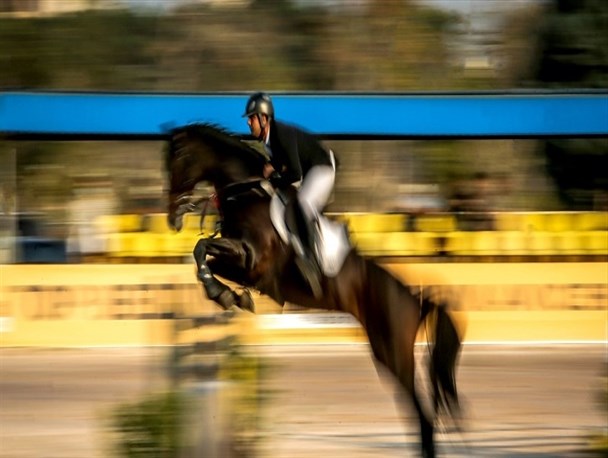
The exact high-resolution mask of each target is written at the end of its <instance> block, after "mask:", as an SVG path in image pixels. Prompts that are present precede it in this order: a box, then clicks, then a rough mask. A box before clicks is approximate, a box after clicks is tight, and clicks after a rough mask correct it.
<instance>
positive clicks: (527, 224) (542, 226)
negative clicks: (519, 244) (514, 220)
mask: <svg viewBox="0 0 608 458" xmlns="http://www.w3.org/2000/svg"><path fill="white" fill-rule="evenodd" d="M522 222H523V227H522V228H521V230H523V231H526V232H534V231H545V230H547V214H546V213H522Z"/></svg>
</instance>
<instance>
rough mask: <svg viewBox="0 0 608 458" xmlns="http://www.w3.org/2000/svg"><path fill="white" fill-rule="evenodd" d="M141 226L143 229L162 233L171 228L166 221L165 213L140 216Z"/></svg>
mask: <svg viewBox="0 0 608 458" xmlns="http://www.w3.org/2000/svg"><path fill="white" fill-rule="evenodd" d="M142 227H143V229H144V230H145V231H148V232H155V233H157V234H164V233H167V232H172V231H173V230H172V229H171V228H170V227H169V224H168V223H167V214H166V213H150V214H147V215H144V216H143V218H142Z"/></svg>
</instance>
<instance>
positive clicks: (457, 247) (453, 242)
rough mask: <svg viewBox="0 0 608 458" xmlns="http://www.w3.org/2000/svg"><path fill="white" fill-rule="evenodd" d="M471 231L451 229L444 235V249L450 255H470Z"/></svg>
mask: <svg viewBox="0 0 608 458" xmlns="http://www.w3.org/2000/svg"><path fill="white" fill-rule="evenodd" d="M471 234H472V232H463V231H452V232H449V233H447V234H446V235H445V237H446V240H445V247H444V249H445V251H446V253H447V254H452V255H470V254H471V253H472V246H473V245H472V236H471Z"/></svg>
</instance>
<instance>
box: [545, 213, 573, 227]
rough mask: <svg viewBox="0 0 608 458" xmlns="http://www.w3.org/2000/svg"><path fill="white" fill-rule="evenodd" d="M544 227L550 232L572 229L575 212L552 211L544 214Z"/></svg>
mask: <svg viewBox="0 0 608 458" xmlns="http://www.w3.org/2000/svg"><path fill="white" fill-rule="evenodd" d="M544 219H545V221H544V223H545V227H544V229H545V230H547V231H551V232H562V231H572V230H574V229H575V214H574V213H571V212H554V213H546V214H545V218H544Z"/></svg>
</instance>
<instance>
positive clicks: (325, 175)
mask: <svg viewBox="0 0 608 458" xmlns="http://www.w3.org/2000/svg"><path fill="white" fill-rule="evenodd" d="M329 154H330V157H331V165H316V166H314V167H313V168H311V169H310V170H309V171H308V173H307V174H306V176H305V177H304V179H303V180H302V184H301V186H300V189H299V191H298V201H299V203H300V206H301V208H302V211H303V212H304V215H305V216H306V218H307V219H308V220H309V221H310V220H312V219H313V218H316V217H317V215H318V214H319V213H321V210H323V207H325V205H327V202H328V201H329V198H330V196H331V192H332V190H333V188H334V181H335V178H336V162H335V160H334V153H333V152H332V151H330V152H329Z"/></svg>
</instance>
